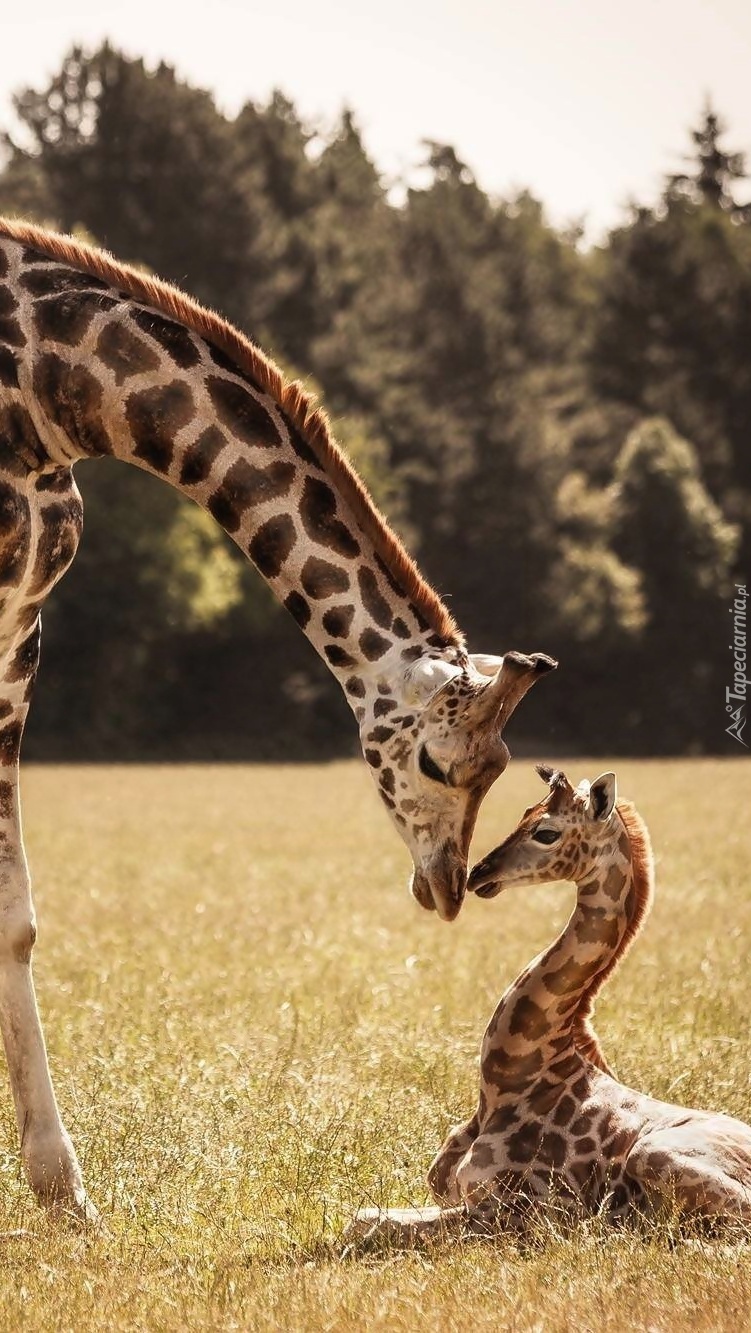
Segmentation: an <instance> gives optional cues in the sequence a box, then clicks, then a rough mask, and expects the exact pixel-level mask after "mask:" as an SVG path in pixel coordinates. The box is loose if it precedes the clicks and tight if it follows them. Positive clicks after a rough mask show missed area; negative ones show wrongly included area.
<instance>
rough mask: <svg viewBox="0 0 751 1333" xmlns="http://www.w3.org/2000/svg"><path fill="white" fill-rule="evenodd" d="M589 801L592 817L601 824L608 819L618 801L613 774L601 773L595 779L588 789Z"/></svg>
mask: <svg viewBox="0 0 751 1333" xmlns="http://www.w3.org/2000/svg"><path fill="white" fill-rule="evenodd" d="M589 799H590V802H591V807H592V815H593V817H594V818H595V819H599V820H601V821H603V822H604V821H605V820H606V819H609V818H610V816H611V815H612V813H613V808H614V806H615V803H616V800H617V799H618V787H617V785H616V781H615V773H601V774H600V776H599V778H595V780H594V782H593V783H592V786H591V787H590V789H589Z"/></svg>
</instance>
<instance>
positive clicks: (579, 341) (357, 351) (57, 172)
mask: <svg viewBox="0 0 751 1333" xmlns="http://www.w3.org/2000/svg"><path fill="white" fill-rule="evenodd" d="M16 111H17V117H18V123H17V124H16V126H15V127H14V129H13V134H12V135H11V134H10V133H6V134H5V135H4V137H3V143H4V149H3V156H2V160H1V161H0V212H4V213H8V214H13V215H15V214H21V215H25V216H27V217H29V218H33V219H35V220H37V221H40V222H44V223H47V224H49V225H53V226H56V227H59V228H61V229H62V230H65V231H74V232H76V233H77V234H79V235H83V236H85V237H87V238H89V239H92V240H94V241H95V242H97V243H99V244H102V245H104V246H107V247H108V248H110V249H111V250H113V251H114V252H115V254H116V255H117V256H118V257H119V258H122V259H125V260H129V261H131V262H136V263H138V264H141V265H144V266H146V267H148V268H149V269H153V270H154V271H155V272H156V273H158V274H160V275H161V276H163V277H165V278H167V279H170V280H171V281H173V282H175V283H177V284H179V285H180V286H183V287H184V288H185V289H186V290H187V291H189V292H191V293H192V294H194V295H195V296H196V297H198V298H199V299H200V300H201V301H203V302H205V303H207V304H209V305H211V306H214V307H216V308H218V309H219V310H220V311H221V312H222V313H223V314H225V315H227V316H228V317H229V318H230V319H232V320H233V321H235V322H236V323H237V324H238V325H239V326H240V327H241V328H242V329H243V330H245V331H246V332H247V333H249V334H250V335H251V336H252V337H253V338H254V339H255V340H256V341H258V342H259V343H261V344H262V345H263V346H264V347H265V348H266V349H267V350H268V351H270V352H271V353H272V354H273V355H274V356H275V357H276V358H277V359H278V360H279V361H280V362H281V363H282V364H283V365H284V367H285V368H286V369H287V370H289V372H290V373H291V374H293V375H299V376H301V377H303V378H304V379H305V380H306V382H307V384H308V387H310V388H313V389H315V390H316V391H318V392H320V394H321V397H322V399H323V402H324V404H325V405H326V407H327V408H328V410H329V412H330V414H331V415H332V417H333V418H334V422H335V426H336V430H337V434H338V437H339V439H340V441H341V442H342V444H343V445H344V446H345V448H346V449H347V450H348V451H349V453H350V454H351V456H352V457H353V459H354V460H355V463H356V465H357V466H358V468H359V469H360V471H361V472H362V474H363V475H364V476H365V478H366V479H367V481H368V483H369V484H370V486H371V488H372V490H373V493H374V495H375V497H376V499H377V500H378V502H379V503H380V504H381V506H382V507H383V508H384V509H385V510H386V511H387V512H388V514H389V516H390V517H391V519H392V521H393V522H394V524H395V526H396V527H397V528H398V529H399V530H400V531H401V532H402V533H403V535H404V537H405V539H406V541H407V543H408V545H409V546H410V548H411V549H412V551H413V552H414V553H415V554H416V556H417V558H418V559H419V562H420V564H421V566H422V568H423V570H424V571H425V573H426V574H427V575H428V577H429V578H430V579H431V580H432V581H433V582H434V583H435V584H436V586H437V587H438V589H439V590H440V591H441V592H442V593H443V594H444V595H446V596H447V597H448V600H449V603H450V605H451V607H452V609H453V611H454V613H455V615H456V616H457V618H458V620H459V622H460V624H461V625H462V627H463V628H464V629H465V631H466V633H467V636H468V639H469V642H470V646H471V648H472V649H474V650H477V651H486V652H502V651H504V650H505V649H508V648H511V647H517V648H520V649H523V650H525V651H532V650H535V649H541V650H544V651H547V652H550V653H553V654H555V655H556V656H558V657H559V658H560V659H561V662H562V669H561V671H560V672H559V674H558V675H557V676H556V677H554V678H553V679H552V681H551V682H550V683H549V684H546V686H545V688H544V690H540V692H539V696H538V694H537V692H535V695H534V699H533V702H532V703H531V704H530V705H529V707H528V708H525V709H524V710H521V711H520V716H519V719H518V720H517V721H515V723H514V726H513V728H512V744H514V739H515V738H516V744H517V748H518V747H519V742H520V741H521V743H522V746H524V745H526V747H527V748H530V747H533V748H535V749H537V750H539V751H545V752H546V753H550V754H561V753H563V752H565V751H568V752H571V751H576V750H579V751H584V750H589V751H591V750H597V751H600V752H602V751H607V752H609V753H612V752H616V751H622V752H632V753H641V754H662V753H688V754H690V753H698V752H702V751H719V752H725V753H743V751H742V750H741V749H740V747H738V745H737V743H736V742H734V741H733V740H732V739H729V738H728V737H727V736H726V735H725V726H726V725H727V723H726V715H725V686H726V685H727V684H729V683H730V679H731V673H730V661H731V656H730V653H729V650H728V643H729V625H730V622H729V616H728V608H729V604H730V594H731V590H732V585H733V579H734V577H735V578H737V579H738V580H739V581H742V579H743V576H744V574H747V573H748V570H749V568H751V449H750V448H749V442H750V441H749V436H750V433H751V209H749V208H747V207H746V206H744V203H743V197H744V185H743V181H744V176H745V164H744V158H743V155H742V154H741V153H738V152H735V151H732V150H731V149H729V148H727V147H726V142H725V127H724V126H723V125H722V123H721V122H720V121H719V120H718V117H717V115H716V114H715V112H714V110H713V109H712V108H711V107H710V106H707V107H705V108H704V110H703V112H699V110H697V124H696V125H695V127H694V128H693V130H691V131H690V133H689V127H687V141H686V144H685V145H680V144H678V145H676V157H675V161H674V162H673V163H669V162H668V163H666V176H665V180H664V188H663V191H662V194H661V198H660V200H659V203H658V204H657V205H656V206H655V207H652V208H646V207H640V206H639V205H638V204H634V205H632V207H631V208H630V211H629V212H628V214H627V215H625V216H624V220H623V223H622V225H621V226H619V227H618V228H617V229H615V230H614V231H613V232H612V233H611V234H610V235H609V236H608V237H607V239H606V241H605V242H604V243H603V244H601V245H599V246H597V247H594V248H585V247H584V246H583V244H582V234H581V231H580V230H579V229H577V228H576V227H573V228H571V229H570V230H568V231H560V230H556V229H554V228H553V227H552V226H551V225H550V224H549V223H548V221H547V220H546V217H545V213H544V210H543V208H542V207H541V205H540V203H539V202H538V201H537V200H536V199H534V198H533V197H532V196H531V195H530V194H528V193H524V192H522V193H520V194H518V195H516V196H515V197H514V198H509V199H495V198H489V197H488V196H487V195H486V194H485V193H484V192H483V190H482V189H481V188H480V187H479V185H478V184H477V182H476V181H475V180H474V179H473V177H472V174H471V173H470V171H469V170H468V169H467V167H466V166H465V165H464V164H463V163H462V161H461V160H460V158H459V157H458V156H457V153H456V152H455V150H454V148H452V147H451V145H449V144H443V143H433V142H430V143H426V144H425V161H424V167H423V170H422V172H421V176H420V180H421V185H420V188H410V189H407V190H401V191H400V190H399V189H394V188H393V183H391V182H386V181H384V180H383V179H380V178H379V175H378V172H377V171H376V170H375V168H374V166H373V164H372V162H371V161H370V160H369V159H368V156H367V154H366V152H365V151H364V148H363V144H362V141H361V138H360V135H359V133H358V128H357V124H356V121H355V120H354V118H353V116H352V115H351V114H350V112H348V111H344V113H343V114H342V117H341V121H340V123H339V125H338V126H337V127H336V129H335V130H334V132H332V133H329V134H328V135H322V134H321V133H320V132H318V131H316V130H315V129H314V128H311V127H308V126H306V125H305V124H303V123H301V120H300V118H299V116H298V114H297V113H296V110H295V107H294V105H292V104H291V103H290V101H288V100H287V99H286V98H285V97H284V96H282V95H281V94H275V95H274V96H273V98H272V99H271V101H270V102H269V103H268V105H257V104H254V103H253V102H250V101H249V102H248V103H247V104H246V105H245V106H244V107H243V109H242V110H241V112H240V113H239V115H237V117H236V118H234V119H228V118H227V117H225V116H224V115H223V114H222V113H221V112H220V111H219V110H218V109H217V106H216V105H215V102H214V101H213V99H212V97H211V95H210V94H209V93H207V92H204V91H201V90H199V89H196V88H193V87H191V86H189V85H187V84H186V83H184V82H182V81H180V79H178V78H177V76H176V75H175V73H174V71H173V70H172V69H171V68H169V67H168V66H166V65H161V66H160V67H159V68H158V69H156V70H155V71H149V70H147V69H146V68H145V67H144V64H143V62H142V61H141V60H138V59H132V58H129V57H126V56H125V55H123V54H121V53H119V52H118V51H116V50H113V49H112V48H110V47H108V46H104V47H102V48H101V49H100V50H99V51H97V52H95V53H93V54H84V53H82V52H81V51H80V50H77V49H74V50H72V51H71V52H70V54H69V55H68V56H67V57H66V58H65V60H64V62H63V64H62V66H61V68H60V71H59V73H58V74H57V75H56V76H55V77H54V79H53V80H52V81H51V82H50V84H49V86H48V87H46V88H44V89H43V90H41V91H35V90H31V89H24V90H20V91H19V93H18V96H17V99H16ZM583 151H584V146H583ZM678 164H680V169H676V166H677V165H678ZM671 166H672V167H673V170H672V171H671V172H670V174H667V172H668V169H669V168H670V167H671ZM77 479H78V482H79V485H80V487H81V490H82V491H83V493H84V499H85V507H86V521H85V531H84V539H83V542H82V545H81V549H80V551H79V555H78V558H77V560H76V562H75V563H74V565H73V567H72V569H71V571H70V572H69V574H68V575H67V576H66V578H65V579H64V580H63V582H62V584H61V585H60V586H59V588H58V589H57V590H56V591H55V593H54V594H53V597H52V598H51V600H50V602H49V603H48V605H47V608H46V610H45V615H44V651H43V656H42V673H41V679H40V685H39V687H38V690H37V697H36V701H35V706H34V708H33V709H32V714H31V720H30V723H29V729H28V737H27V743H26V753H27V755H29V756H32V757H37V758H40V757H44V758H56V759H62V758H71V759H72V758H78V759H103V758H107V759H129V758H144V759H154V758H168V757H169V758H175V759H177V758H179V759H185V758H228V759H230V758H232V759H234V758H238V759H239V758H243V759H246V758H271V757H274V758H288V759H301V758H308V757H311V758H312V757H318V758H320V757H325V756H328V755H334V754H346V753H350V752H352V751H353V750H354V748H355V745H356V734H355V729H354V728H353V726H352V721H351V717H350V713H349V709H348V708H347V706H346V704H345V703H344V701H343V699H342V698H341V697H340V694H339V691H338V690H337V688H336V686H335V685H334V684H333V683H332V682H331V679H330V677H329V675H328V672H327V671H326V669H325V668H324V667H323V666H322V664H321V663H320V662H319V661H318V659H317V657H316V656H315V654H314V653H313V652H312V651H311V649H310V646H309V645H308V644H307V643H306V642H305V641H304V639H303V637H302V636H301V635H300V633H299V631H298V630H297V628H296V626H295V625H294V624H293V622H292V621H291V619H290V618H289V617H288V616H287V613H286V612H285V611H283V610H282V609H280V608H279V607H278V606H277V605H276V603H275V602H274V601H273V599H272V598H271V596H270V594H269V593H268V591H267V589H266V587H265V585H264V584H263V582H262V580H261V579H260V577H259V576H258V575H257V574H256V573H255V571H254V570H253V569H252V567H250V566H248V565H247V564H244V563H243V561H242V557H241V556H240V555H239V553H238V552H237V551H236V549H235V548H234V546H233V545H232V544H231V543H230V542H229V540H228V539H227V538H226V537H225V536H224V534H223V533H222V532H221V531H220V529H219V528H218V527H217V526H216V525H215V524H213V522H212V521H211V520H209V519H207V518H206V516H205V515H204V514H202V513H201V512H200V511H199V510H197V509H196V508H194V507H193V506H192V505H190V504H189V503H188V502H187V501H184V500H183V499H182V498H181V497H180V496H179V495H177V494H175V493H173V492H172V491H171V490H170V489H169V488H168V487H166V486H164V485H163V484H162V483H160V482H157V481H155V480H153V479H151V478H148V477H146V476H144V475H142V474H140V473H139V472H138V471H137V470H136V469H134V468H129V467H127V466H125V465H121V464H117V463H101V464H100V463H87V464H84V465H82V466H80V467H79V468H78V469H77Z"/></svg>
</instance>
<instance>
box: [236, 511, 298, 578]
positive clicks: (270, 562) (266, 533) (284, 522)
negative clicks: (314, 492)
mask: <svg viewBox="0 0 751 1333" xmlns="http://www.w3.org/2000/svg"><path fill="white" fill-rule="evenodd" d="M296 541H297V533H296V532H295V525H294V523H293V522H292V519H291V518H290V516H289V514H276V515H275V516H274V517H273V518H270V519H269V520H268V521H267V522H266V523H263V524H262V525H261V527H260V528H259V529H258V531H257V533H256V534H255V536H254V537H253V540H252V541H251V543H250V546H249V547H248V551H249V554H250V558H251V560H252V561H253V564H254V565H256V567H257V568H258V569H259V570H260V571H261V573H262V574H263V575H265V577H266V578H267V579H273V578H276V576H277V574H279V572H280V571H281V568H282V565H283V564H284V562H285V560H286V559H287V556H288V555H289V553H290V551H291V550H292V548H293V546H294V545H295V542H296Z"/></svg>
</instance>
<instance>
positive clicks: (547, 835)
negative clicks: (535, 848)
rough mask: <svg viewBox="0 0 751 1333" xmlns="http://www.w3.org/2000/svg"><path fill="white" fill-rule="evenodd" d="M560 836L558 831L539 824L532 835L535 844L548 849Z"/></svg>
mask: <svg viewBox="0 0 751 1333" xmlns="http://www.w3.org/2000/svg"><path fill="white" fill-rule="evenodd" d="M560 836H561V835H560V833H559V832H558V829H554V828H548V827H547V825H545V824H541V825H540V827H539V828H536V829H535V831H534V833H533V834H532V837H533V838H534V840H535V842H542V843H544V844H545V846H546V847H549V846H550V845H551V843H553V842H557V841H558V839H559V838H560Z"/></svg>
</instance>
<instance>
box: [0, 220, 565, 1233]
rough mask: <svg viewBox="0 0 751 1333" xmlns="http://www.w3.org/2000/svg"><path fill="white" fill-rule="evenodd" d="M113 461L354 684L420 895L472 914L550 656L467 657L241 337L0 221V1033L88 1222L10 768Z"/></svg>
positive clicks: (35, 233)
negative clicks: (88, 503)
mask: <svg viewBox="0 0 751 1333" xmlns="http://www.w3.org/2000/svg"><path fill="white" fill-rule="evenodd" d="M106 456H112V457H116V458H120V459H124V460H126V461H128V462H130V463H134V464H135V465H136V466H138V467H141V468H143V469H145V470H147V471H148V472H151V473H153V474H154V475H156V476H159V477H162V478H163V479H164V480H166V481H168V482H169V483H170V484H171V485H173V486H175V487H177V488H178V489H179V490H181V491H182V492H183V493H184V494H186V495H188V496H190V498H191V499H193V500H195V501H196V502H197V503H198V504H199V505H201V506H202V507H204V508H205V509H206V510H208V511H209V512H210V513H211V514H213V516H214V517H215V518H216V520H217V521H218V522H219V523H220V524H221V526H222V527H223V528H224V529H225V531H226V532H227V533H228V534H229V535H230V536H231V537H232V539H233V540H234V541H235V542H236V543H237V544H238V546H239V547H240V548H241V549H242V550H243V551H244V553H245V554H246V555H247V556H249V558H250V559H251V560H252V561H253V562H254V564H255V565H256V566H257V568H258V569H259V571H260V573H261V574H262V575H263V577H264V578H265V579H266V581H267V582H268V583H269V585H270V587H271V588H272V590H273V592H274V593H275V595H276V596H277V597H278V598H279V600H280V601H282V602H283V603H284V605H285V606H286V608H287V609H288V611H289V612H290V613H291V614H292V616H293V617H294V618H295V620H296V621H297V623H298V625H299V626H300V628H301V629H302V631H303V633H304V634H305V635H306V636H307V638H308V639H309V640H310V641H311V643H312V644H313V647H314V648H315V649H316V651H317V652H318V653H319V654H320V655H321V657H322V658H323V659H324V660H325V661H326V663H327V665H328V666H329V668H330V670H331V672H332V673H333V675H334V676H335V677H336V679H337V680H338V681H339V683H340V685H341V686H342V688H343V690H344V693H345V696H346V697H347V699H348V701H349V703H350V706H351V708H352V710H353V712H354V714H355V717H356V720H357V723H358V725H359V729H360V736H361V740H362V746H363V752H364V755H365V759H366V762H367V764H368V766H369V768H370V771H371V773H372V775H373V777H374V779H375V781H376V783H377V787H378V791H379V793H380V796H381V799H382V800H383V802H384V804H385V805H386V807H387V809H388V811H389V814H390V816H391V818H392V820H393V822H394V824H395V826H396V828H397V830H398V831H399V833H400V835H401V837H402V838H403V840H404V841H405V843H406V844H407V846H408V848H409V850H410V852H411V854H412V858H413V862H414V873H413V876H412V890H413V893H414V894H415V896H416V898H417V899H418V901H419V902H420V903H421V904H422V905H423V906H424V907H429V908H434V907H435V908H437V910H438V912H439V914H440V915H441V916H442V917H444V918H445V919H447V920H451V919H453V917H455V916H456V914H457V912H458V911H459V908H460V906H461V902H462V899H463V896H464V891H465V886H466V861H467V852H468V846H469V840H470V837H471V834H472V830H473V827H474V822H475V817H476V814H477V809H478V806H479V804H480V801H481V799H482V797H483V795H484V793H485V792H486V791H487V789H488V787H489V786H490V784H491V783H492V782H493V780H494V779H495V778H496V777H497V776H498V775H499V773H501V772H502V771H503V769H504V768H505V766H506V763H507V761H508V750H507V748H506V746H505V744H504V742H503V740H502V738H501V732H502V729H503V726H504V724H505V722H506V720H507V718H508V717H509V715H510V714H511V712H512V711H513V709H514V707H515V706H516V704H517V703H518V702H519V700H520V699H521V698H522V696H523V695H524V694H525V692H526V691H527V689H529V687H530V686H531V685H532V684H533V683H534V681H535V680H536V679H537V677H538V676H539V675H540V674H542V673H543V672H545V671H546V670H548V669H550V668H551V667H552V666H554V663H553V662H552V661H551V660H550V659H549V658H547V657H545V656H543V655H541V654H535V655H534V656H532V657H526V656H523V655H522V654H520V653H508V654H506V656H505V657H504V658H503V659H501V658H499V657H489V656H486V655H475V656H470V655H469V654H468V653H467V651H466V648H465V645H464V640H463V638H462V635H461V634H460V632H459V630H458V628H457V626H456V624H455V622H454V620H453V618H452V616H451V615H450V614H449V612H448V610H447V608H446V607H445V605H444V604H443V602H442V601H441V599H440V598H439V597H438V595H437V594H436V592H435V591H434V590H433V589H432V588H431V587H430V586H429V584H428V583H427V582H426V581H425V579H424V578H423V577H422V576H421V574H420V573H419V571H418V569H417V567H416V566H415V564H414V563H413V561H412V560H411V559H410V557H409V556H408V555H407V553H406V551H405V550H404V548H403V546H402V545H401V543H400V541H399V540H398V538H397V537H396V536H395V534H394V533H393V532H392V531H391V529H390V528H389V526H388V524H387V523H386V521H385V520H384V518H383V517H382V515H381V514H380V513H379V512H378V510H377V509H376V507H375V506H374V504H373V502H372V500H371V498H370V496H369V495H368V493H367V491H366V489H365V487H364V486H363V484H362V482H361V481H360V479H359V478H358V477H357V475H356V473H355V472H354V470H353V469H352V467H351V466H350V464H349V462H348V461H347V459H346V457H345V456H344V455H343V454H342V453H341V451H340V450H339V449H338V447H337V445H336V443H335V441H334V439H333V436H332V434H331V431H330V429H329V425H328V421H327V419H326V416H325V414H324V413H323V412H322V411H320V409H318V408H317V407H315V405H314V404H313V403H312V402H311V401H310V399H309V398H308V397H307V396H306V394H305V393H304V391H303V390H302V388H301V386H300V385H299V384H297V383H288V382H286V381H285V379H284V377H283V376H282V374H281V373H280V371H279V370H278V368H277V367H276V366H275V365H274V364H273V363H272V362H271V361H270V360H269V359H268V358H267V357H266V356H264V354H263V353H262V352H260V351H259V349H258V348H257V347H255V346H254V345H253V344H252V343H251V342H250V341H249V340H248V339H247V338H245V337H244V336H243V335H242V334H241V333H239V332H238V331H237V329H235V328H233V327H232V326H231V325H230V324H228V323H227V322H226V321H225V320H223V319H222V318H221V317H220V316H218V315H216V314H214V313H212V312H210V311H208V310H206V309H204V308H203V307H201V306H200V305H198V304H197V303H196V302H194V301H193V300H191V298H190V297H188V296H185V295H184V294H183V293H181V292H179V291H177V290H176V289H175V288H174V287H170V286H168V285H167V284H165V283H163V282H160V281H159V280H158V279H154V278H151V277H148V276H146V275H144V274H143V273H142V272H140V271H138V270H136V269H134V268H131V267H128V266H127V265H124V264H120V263H118V262H117V261H116V260H114V259H113V258H112V257H111V256H109V255H107V254H106V253H105V252H103V251H101V250H97V249H94V248H92V247H90V246H87V245H84V244H82V243H80V242H78V241H76V240H73V239H72V238H70V237H63V236H60V235H57V234H56V233H54V232H48V231H44V230H42V229H40V228H37V227H33V226H30V225H28V224H25V223H19V222H12V221H8V220H3V219H0V598H1V601H0V764H1V765H2V769H3V771H2V775H0V842H1V843H2V861H1V863H0V919H1V920H2V934H0V1025H1V1026H2V1031H3V1038H4V1041H5V1046H6V1051H7V1053H8V1061H9V1067H10V1073H11V1080H12V1082H13V1090H14V1097H15V1102H16V1111H17V1115H18V1121H19V1128H20V1130H21V1135H22V1147H23V1157H24V1163H25V1165H26V1168H27V1171H28V1174H29V1177H30V1179H31V1182H32V1184H33V1186H34V1188H35V1190H36V1192H37V1194H38V1195H39V1196H40V1197H42V1198H47V1199H50V1200H53V1201H58V1202H63V1203H67V1204H73V1205H75V1206H76V1207H78V1208H79V1209H85V1207H86V1201H85V1194H84V1191H83V1186H82V1183H81V1177H80V1171H79V1169H78V1164H77V1162H76V1158H75V1154H74V1152H73V1149H72V1147H71V1145H70V1143H69V1141H68V1140H67V1138H66V1136H65V1133H64V1130H63V1128H62V1125H61V1123H60V1118H59V1115H58V1112H57V1107H56V1105H55V1099H54V1094H53V1091H52V1087H51V1084H50V1080H49V1074H48V1071H47V1062H46V1056H45V1051H44V1042H43V1038H42V1034H41V1030H40V1027H39V1021H38V1017H37V1013H36V1006H35V1001H34V993H33V987H32V982H31V974H30V956H31V949H32V945H33V937H34V926H33V910H32V907H31V898H30V893H29V882H28V873H27V870H26V863H25V858H24V852H23V846H22V842H21V833H20V824H19V808H18V791H17V777H18V759H19V750H20V743H21V734H22V731H23V725H24V722H25V718H26V713H27V709H28V703H29V697H30V693H31V688H32V685H33V681H34V676H35V672H36V665H37V658H38V646H39V615H40V608H41V606H42V603H43V601H44V599H45V597H46V595H47V593H48V592H49V591H50V589H51V588H52V587H53V585H54V584H55V583H56V582H57V580H58V579H59V578H60V577H61V575H62V574H63V573H64V572H65V570H66V569H67V567H68V565H69V564H70V562H71V560H72V559H73V556H74V554H75V551H76V547H77V544H78V539H79V536H80V532H81V525H82V506H81V498H80V495H79V493H78V490H77V488H76V485H75V482H74V480H73V474H72V470H71V469H72V466H73V465H74V464H75V463H76V462H78V461H79V460H82V459H87V458H101V457H106Z"/></svg>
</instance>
